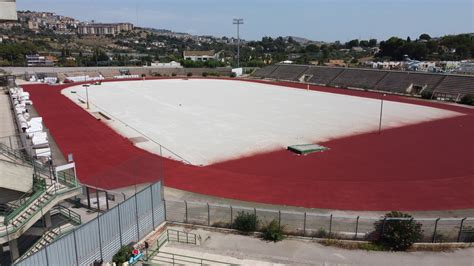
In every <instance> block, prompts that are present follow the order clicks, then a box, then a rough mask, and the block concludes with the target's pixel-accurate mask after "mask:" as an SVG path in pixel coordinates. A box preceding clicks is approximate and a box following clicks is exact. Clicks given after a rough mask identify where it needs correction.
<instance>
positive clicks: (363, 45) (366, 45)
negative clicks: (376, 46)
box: [359, 40, 369, 47]
mask: <svg viewBox="0 0 474 266" xmlns="http://www.w3.org/2000/svg"><path fill="white" fill-rule="evenodd" d="M359 45H360V46H361V47H369V41H367V40H361V41H360V42H359Z"/></svg>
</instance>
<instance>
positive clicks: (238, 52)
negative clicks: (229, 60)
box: [232, 18, 244, 67]
mask: <svg viewBox="0 0 474 266" xmlns="http://www.w3.org/2000/svg"><path fill="white" fill-rule="evenodd" d="M232 24H234V25H237V67H240V25H242V24H244V19H243V18H234V20H233V23H232Z"/></svg>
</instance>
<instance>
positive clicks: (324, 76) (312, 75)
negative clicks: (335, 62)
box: [304, 66, 344, 85]
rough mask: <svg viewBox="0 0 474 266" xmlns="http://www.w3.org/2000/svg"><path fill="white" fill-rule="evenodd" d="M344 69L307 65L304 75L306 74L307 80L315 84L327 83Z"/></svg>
mask: <svg viewBox="0 0 474 266" xmlns="http://www.w3.org/2000/svg"><path fill="white" fill-rule="evenodd" d="M342 71H344V68H333V67H317V66H313V67H309V68H308V70H306V72H305V73H304V75H306V76H308V77H309V78H308V79H307V82H309V83H313V84H317V85H327V84H328V83H329V82H331V81H332V80H333V79H335V78H336V77H337V76H338V75H340V74H341V73H342Z"/></svg>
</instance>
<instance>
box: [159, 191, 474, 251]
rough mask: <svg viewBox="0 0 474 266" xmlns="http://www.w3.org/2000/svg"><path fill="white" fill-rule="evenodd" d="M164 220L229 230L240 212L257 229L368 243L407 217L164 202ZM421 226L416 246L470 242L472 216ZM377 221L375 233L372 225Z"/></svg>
mask: <svg viewBox="0 0 474 266" xmlns="http://www.w3.org/2000/svg"><path fill="white" fill-rule="evenodd" d="M165 210H166V221H167V222H178V223H187V224H195V225H204V226H212V227H219V228H232V224H233V222H234V219H235V217H236V216H237V215H238V214H239V213H240V212H246V213H252V214H255V215H256V216H257V217H258V219H259V221H260V223H259V224H260V227H262V226H264V225H266V224H268V223H270V222H271V221H272V220H276V221H277V222H278V224H279V225H280V226H281V227H283V230H284V232H285V233H286V234H288V235H296V236H306V237H316V238H332V239H347V240H371V239H372V238H373V237H375V236H379V237H380V236H383V233H384V232H383V224H384V223H386V222H389V221H394V220H411V219H410V218H387V219H384V218H382V217H364V216H342V215H333V214H321V213H312V212H293V211H286V210H271V209H261V208H249V207H242V206H232V205H219V204H208V203H202V202H188V201H170V200H166V201H165ZM413 220H414V221H416V222H417V223H420V224H421V226H422V227H421V228H422V230H423V237H422V239H421V240H420V241H419V242H420V243H442V242H474V217H469V218H467V217H466V218H413ZM376 222H379V223H381V224H382V226H379V227H378V228H379V229H378V230H379V231H376V229H375V228H376V227H375V225H374V224H375V223H376Z"/></svg>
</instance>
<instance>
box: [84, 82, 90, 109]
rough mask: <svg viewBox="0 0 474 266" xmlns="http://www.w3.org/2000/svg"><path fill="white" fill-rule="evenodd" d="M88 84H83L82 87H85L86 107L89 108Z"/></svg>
mask: <svg viewBox="0 0 474 266" xmlns="http://www.w3.org/2000/svg"><path fill="white" fill-rule="evenodd" d="M89 86H90V85H89V84H84V85H82V87H85V88H86V103H87V109H89Z"/></svg>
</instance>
